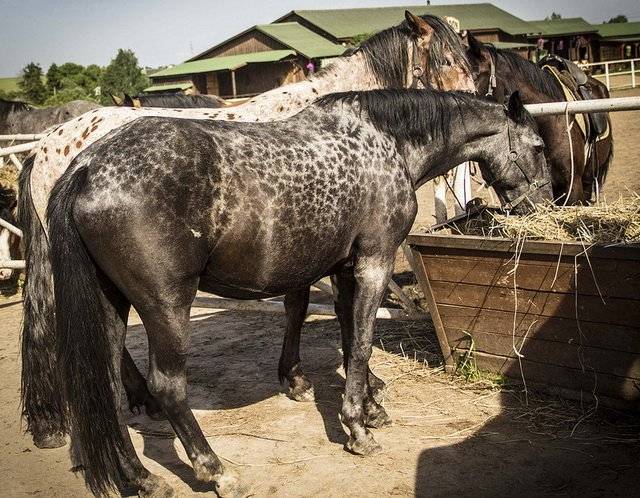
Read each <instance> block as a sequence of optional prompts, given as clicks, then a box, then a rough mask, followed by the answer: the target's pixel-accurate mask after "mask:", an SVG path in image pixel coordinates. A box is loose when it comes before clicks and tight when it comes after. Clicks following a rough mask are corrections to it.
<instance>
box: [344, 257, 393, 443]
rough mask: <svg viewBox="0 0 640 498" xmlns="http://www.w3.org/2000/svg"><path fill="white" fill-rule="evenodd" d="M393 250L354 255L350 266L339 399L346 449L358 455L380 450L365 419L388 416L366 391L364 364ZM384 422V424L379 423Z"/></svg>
mask: <svg viewBox="0 0 640 498" xmlns="http://www.w3.org/2000/svg"><path fill="white" fill-rule="evenodd" d="M394 257H395V254H393V253H391V254H388V255H375V254H374V255H356V261H355V266H354V270H353V277H352V278H353V290H354V291H353V304H352V306H351V309H350V311H351V314H352V316H353V330H352V334H351V341H350V347H349V355H348V356H349V360H348V361H349V368H348V370H347V382H346V387H345V395H344V400H343V403H342V420H343V423H344V424H345V425H346V426H347V427H348V428H349V431H350V433H351V437H350V438H349V441H348V442H347V445H346V447H347V449H348V450H350V451H352V452H353V453H357V454H360V455H368V454H371V453H374V452H376V451H378V450H380V446H379V445H378V443H376V441H375V440H374V438H373V436H372V435H371V433H370V432H369V430H368V429H367V428H366V425H367V420H377V419H379V420H381V421H382V420H384V421H385V422H384V423H388V422H389V417H388V415H387V414H386V412H385V410H384V408H382V406H380V405H379V404H378V403H377V402H376V401H375V400H374V399H373V396H372V395H371V393H370V392H367V391H368V389H369V387H368V384H367V367H368V362H369V358H370V357H371V348H372V346H371V342H372V340H373V328H374V324H375V319H376V312H377V310H378V307H379V306H380V303H381V302H382V298H383V296H384V292H385V289H386V288H387V284H388V282H389V279H390V278H391V273H392V272H393V261H394ZM382 425H384V424H382Z"/></svg>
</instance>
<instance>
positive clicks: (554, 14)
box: [544, 12, 562, 21]
mask: <svg viewBox="0 0 640 498" xmlns="http://www.w3.org/2000/svg"><path fill="white" fill-rule="evenodd" d="M557 19H562V15H561V14H558V13H557V12H552V13H551V15H550V16H547V17H545V18H544V20H545V21H556V20H557Z"/></svg>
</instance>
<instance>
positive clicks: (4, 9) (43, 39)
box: [0, 0, 640, 77]
mask: <svg viewBox="0 0 640 498" xmlns="http://www.w3.org/2000/svg"><path fill="white" fill-rule="evenodd" d="M424 3H426V0H400V1H398V0H342V1H339V0H215V1H214V0H208V1H207V0H182V1H177V0H108V1H101V0H75V1H73V0H0V13H2V15H0V77H11V76H17V75H18V74H19V72H20V70H21V68H23V67H24V66H25V65H26V64H28V63H29V62H37V63H39V64H40V65H41V66H42V68H43V69H44V70H45V71H46V70H47V68H48V67H49V65H50V64H51V63H52V62H55V63H57V64H61V63H64V62H76V63H78V64H82V65H88V64H98V65H101V66H104V65H106V64H108V63H109V61H110V60H111V59H112V58H113V57H115V54H116V52H117V49H118V48H128V49H131V50H133V51H134V52H135V53H136V55H137V56H138V60H139V61H140V63H141V65H143V66H149V67H157V66H160V65H166V64H176V63H179V62H182V61H184V60H185V59H188V58H189V57H191V56H192V55H195V54H198V53H200V52H202V51H204V50H205V49H207V48H209V47H211V46H213V45H216V44H217V43H219V42H221V41H223V40H225V39H227V38H229V37H231V36H233V35H235V34H237V33H239V32H241V31H244V30H245V29H247V28H250V27H251V26H254V25H255V24H265V23H269V22H272V21H274V20H275V19H276V18H278V17H280V16H282V15H284V14H286V13H287V12H289V11H291V10H295V9H331V8H347V7H374V6H390V5H418V4H424ZM431 3H432V5H443V4H448V3H479V2H478V1H476V0H451V1H449V0H432V2H431ZM492 3H494V4H495V5H497V6H498V7H500V8H502V9H504V10H506V11H508V12H510V13H512V14H514V15H516V16H518V17H520V18H522V19H525V20H534V19H542V18H544V17H546V16H548V15H549V14H551V12H554V11H555V12H558V13H559V14H561V15H562V16H563V17H576V16H582V17H584V18H585V19H586V20H587V21H589V22H592V23H600V22H603V21H606V20H608V19H609V18H611V17H613V16H615V15H617V14H625V15H627V17H629V20H630V21H640V2H639V1H638V0H493V2H492Z"/></svg>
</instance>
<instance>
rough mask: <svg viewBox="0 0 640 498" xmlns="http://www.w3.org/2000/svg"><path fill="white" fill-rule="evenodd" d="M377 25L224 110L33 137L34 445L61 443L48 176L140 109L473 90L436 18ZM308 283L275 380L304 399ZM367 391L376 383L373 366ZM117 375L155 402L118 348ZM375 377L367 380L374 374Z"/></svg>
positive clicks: (29, 362)
mask: <svg viewBox="0 0 640 498" xmlns="http://www.w3.org/2000/svg"><path fill="white" fill-rule="evenodd" d="M405 15H406V21H405V22H403V23H401V24H400V25H398V26H395V27H392V28H389V29H386V30H383V31H381V32H379V33H377V34H375V35H373V36H372V37H370V38H369V39H367V40H366V41H365V42H363V43H362V44H361V46H360V47H359V48H358V49H356V50H354V51H350V52H349V53H348V54H346V55H345V56H343V57H339V58H337V59H336V60H335V61H334V62H333V63H332V64H331V65H329V66H328V67H326V68H323V69H322V70H320V71H318V72H317V73H315V74H313V75H312V76H311V77H309V78H308V79H307V80H305V81H301V82H298V83H294V84H290V85H285V86H282V87H279V88H276V89H274V90H271V91H269V92H265V93H263V94H261V95H258V96H256V97H254V98H252V99H251V100H250V101H249V102H247V103H245V104H243V105H239V106H236V107H233V108H221V109H158V108H156V109H154V108H135V109H130V108H121V107H112V106H110V107H103V108H101V109H97V110H94V111H91V112H90V113H89V114H87V115H84V116H80V117H79V118H77V119H75V120H72V121H70V122H67V123H65V124H63V125H61V126H60V127H58V128H56V129H55V130H54V131H53V132H52V133H50V134H48V135H47V136H46V137H45V138H44V139H42V140H41V141H40V143H39V147H38V148H37V149H36V151H35V155H34V156H32V157H31V158H30V159H29V160H27V161H25V167H24V169H23V171H22V174H21V176H20V192H21V195H20V199H19V209H18V213H19V219H20V226H21V227H22V229H23V231H24V237H23V242H24V247H25V259H26V266H27V271H26V280H25V285H24V289H23V297H24V303H23V313H24V319H23V330H22V353H21V355H22V385H21V394H22V406H23V416H24V419H25V421H26V424H27V427H28V430H29V431H30V432H31V434H32V435H33V440H34V443H35V445H36V446H38V447H40V448H53V447H59V446H62V445H63V444H64V443H65V435H66V432H67V430H68V427H67V425H66V423H65V417H64V411H65V407H64V402H63V400H62V399H61V391H62V387H61V386H60V385H59V382H58V375H57V372H58V370H59V369H58V366H57V362H56V358H55V351H54V347H53V345H54V342H55V326H54V322H55V320H54V302H53V301H54V298H53V289H52V286H51V270H50V264H49V254H48V251H49V247H48V240H47V237H46V233H45V227H44V226H43V224H45V223H44V222H45V220H44V211H45V210H46V201H47V199H48V197H49V193H50V190H51V188H52V187H53V184H54V182H55V180H56V179H57V178H59V177H60V176H61V175H62V174H63V172H64V171H65V170H66V169H67V168H68V167H69V165H70V164H71V161H72V160H73V159H74V158H75V157H76V156H77V155H78V154H80V153H81V152H82V151H83V150H85V149H86V148H88V147H91V145H92V144H93V143H95V142H96V141H97V140H99V139H100V138H101V137H104V136H105V135H107V134H108V133H109V132H111V131H113V130H115V129H117V128H119V127H121V126H123V125H125V124H127V123H130V122H132V121H133V120H135V119H138V118H139V117H141V116H165V117H176V118H188V119H201V120H204V121H210V120H212V119H215V120H233V121H243V122H261V121H274V120H279V119H283V118H286V117H289V116H292V115H294V114H296V113H297V112H299V111H301V110H302V109H304V108H305V107H306V106H308V105H309V104H310V103H311V102H313V101H314V100H315V99H316V98H318V97H319V96H321V95H326V94H327V93H331V92H336V91H346V90H365V89H375V88H407V87H418V86H421V85H422V86H428V85H433V86H435V87H438V88H440V89H458V90H460V89H465V90H473V80H472V79H471V74H470V70H469V68H468V64H467V61H466V56H465V53H464V49H463V47H462V45H461V42H460V39H459V37H458V35H457V33H455V32H454V31H453V30H452V29H451V27H450V26H449V25H448V24H447V23H446V22H445V21H443V20H442V19H440V18H437V17H433V16H424V17H417V16H414V15H412V14H411V13H409V12H406V14H405ZM308 293H309V290H308V289H306V290H301V289H297V290H295V291H292V292H291V293H288V294H287V295H286V296H285V306H286V310H287V326H286V334H285V340H284V344H283V351H282V357H281V359H280V363H279V375H280V378H281V380H282V379H285V378H286V379H287V380H288V381H289V387H290V395H291V396H292V397H293V398H294V399H308V398H309V397H311V396H312V393H313V391H312V386H311V383H310V382H309V381H308V379H307V378H306V377H305V376H304V373H303V371H302V369H301V367H300V357H299V337H300V329H301V327H302V324H303V322H304V316H305V314H306V310H307V303H308ZM370 379H371V383H372V384H373V386H374V389H376V388H380V387H381V386H383V385H384V384H383V383H382V381H380V380H379V379H378V380H377V379H376V377H375V376H373V374H371V376H370ZM122 380H123V383H124V387H125V391H126V394H127V398H128V400H129V405H130V407H131V409H132V410H137V409H140V407H142V406H144V409H145V411H146V413H147V415H150V416H152V417H155V416H161V415H162V414H161V410H160V408H159V407H158V404H157V403H156V402H155V400H154V399H153V397H152V396H151V395H150V394H149V392H148V389H147V381H146V380H145V379H144V377H143V376H142V375H141V374H140V372H139V371H138V369H137V368H136V366H135V363H134V362H133V359H132V358H131V356H130V355H129V353H128V351H127V350H126V349H125V350H124V352H123V368H122ZM376 380H377V381H376Z"/></svg>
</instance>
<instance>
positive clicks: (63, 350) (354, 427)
mask: <svg viewBox="0 0 640 498" xmlns="http://www.w3.org/2000/svg"><path fill="white" fill-rule="evenodd" d="M507 144H508V145H509V146H507ZM510 147H511V149H510ZM543 148H544V144H543V142H542V139H541V138H540V137H539V136H538V135H537V134H536V132H535V126H534V124H533V123H532V121H531V119H530V116H528V114H527V113H526V111H525V109H524V107H523V106H522V103H521V102H520V99H519V97H518V95H517V93H516V94H514V95H513V96H512V98H511V99H510V102H509V105H508V107H505V106H503V105H498V104H495V103H492V102H488V101H485V100H481V99H478V98H476V97H473V96H470V95H468V94H459V93H438V92H432V91H428V90H373V91H368V92H346V93H339V94H333V95H328V96H325V97H323V98H321V99H319V101H317V102H316V103H314V104H312V105H310V106H309V107H308V108H306V109H305V110H304V111H302V112H300V113H298V114H297V115H295V116H294V117H291V118H289V119H286V120H282V121H276V122H271V123H230V122H223V121H203V120H182V119H175V118H162V117H147V118H141V119H139V120H136V121H134V122H132V123H130V124H128V125H126V126H124V127H122V128H121V129H120V130H117V131H116V132H114V133H112V134H110V135H109V136H107V137H105V138H104V139H103V140H101V141H100V142H98V143H96V144H95V145H94V146H93V147H91V148H90V149H88V150H87V151H85V152H84V153H82V154H81V155H79V156H78V157H77V158H76V159H75V161H74V163H72V165H71V166H70V167H69V168H68V170H67V171H66V172H65V173H64V174H63V175H62V177H61V178H60V179H59V181H58V182H57V183H56V185H55V188H54V189H53V192H52V194H51V200H50V202H49V206H48V210H47V217H48V224H49V239H50V241H51V263H52V270H53V277H54V289H55V303H56V313H55V316H56V326H57V335H56V352H57V355H58V358H59V359H60V370H61V374H62V377H63V385H64V386H65V393H66V402H67V403H68V408H69V419H70V423H71V427H72V428H73V440H74V441H73V442H74V448H75V449H76V450H77V454H78V455H79V457H80V461H81V462H82V465H83V472H84V476H85V480H86V483H87V485H88V486H89V488H90V489H91V491H92V492H93V493H95V494H97V495H103V494H106V493H107V492H108V491H109V490H110V489H111V488H113V487H114V486H115V485H117V484H118V483H119V482H121V481H122V480H124V481H126V482H129V483H133V484H134V485H135V486H136V487H137V488H138V489H139V490H140V494H141V495H147V494H154V496H155V493H158V492H159V491H160V490H163V491H164V490H166V488H167V486H168V485H167V484H166V483H165V482H164V481H162V480H161V479H160V478H159V477H157V476H154V475H152V474H150V473H149V472H148V471H147V470H146V469H145V468H144V467H143V466H142V463H141V462H140V460H139V459H138V457H137V455H136V454H135V451H134V449H133V445H132V443H131V439H130V437H129V432H128V429H127V427H126V424H124V423H123V422H122V418H121V417H120V416H119V406H118V405H119V400H120V398H121V396H120V394H121V388H120V367H121V360H122V352H123V347H124V339H125V333H126V318H127V316H128V313H129V309H130V306H133V307H134V308H135V309H136V311H137V312H138V313H139V315H140V317H141V319H142V322H143V323H144V327H145V330H146V332H147V335H148V342H149V357H150V362H149V363H150V367H149V378H148V385H149V389H150V391H151V393H152V394H153V396H154V397H155V399H156V400H157V401H158V403H160V405H161V406H162V409H163V411H164V413H165V414H166V416H167V418H168V419H169V421H170V422H171V424H172V426H173V428H174V429H175V431H176V434H177V435H178V437H179V439H180V441H181V443H182V444H183V445H184V447H185V450H186V453H187V455H188V456H189V458H190V460H191V463H192V465H193V468H194V472H195V475H196V478H197V479H198V480H200V481H204V482H213V483H215V485H216V490H217V491H218V493H219V495H220V496H236V495H237V493H238V491H239V490H240V489H241V487H240V484H239V482H238V480H237V478H236V477H235V476H234V475H232V474H230V473H228V472H227V471H225V469H224V467H223V465H222V463H221V461H220V460H219V459H218V457H217V456H216V455H215V453H214V452H213V451H212V449H211V448H210V446H209V444H208V442H207V440H206V438H205V436H204V435H203V433H202V430H201V429H200V427H199V425H198V423H197V421H196V419H195V418H194V416H193V414H192V412H191V410H190V408H189V406H188V404H187V378H186V361H187V345H188V342H189V313H190V308H191V304H192V302H193V300H194V297H195V294H196V291H197V290H198V289H200V290H203V291H206V292H213V293H215V294H218V295H221V296H225V297H232V298H240V299H256V298H264V297H271V296H277V295H282V294H286V293H288V292H291V291H295V290H298V289H301V288H307V287H308V286H309V285H311V284H312V283H313V282H315V281H316V280H318V279H319V278H321V277H323V276H325V275H331V276H332V278H333V282H334V285H335V287H336V289H337V297H336V299H337V307H336V310H337V312H338V317H339V321H340V325H341V331H342V334H343V337H344V338H345V339H344V343H345V346H346V350H345V351H344V353H345V356H346V360H345V363H346V366H347V368H346V374H347V379H346V387H345V395H344V400H343V405H342V410H341V414H342V421H343V423H344V424H345V425H346V427H347V428H348V429H349V432H350V436H349V439H348V441H347V443H346V448H347V449H348V450H350V451H351V452H353V453H357V454H362V455H367V454H370V453H373V452H376V451H378V450H379V449H380V447H379V446H378V444H377V443H376V441H375V439H374V438H373V435H372V434H371V432H370V431H369V429H368V427H374V428H380V427H383V426H385V425H387V424H388V423H389V421H390V419H389V417H388V415H387V413H386V412H385V410H384V408H383V407H382V406H380V405H379V404H378V403H377V402H376V401H375V399H374V398H373V396H372V393H371V389H370V387H369V383H368V378H367V377H368V361H369V357H370V355H371V348H372V334H373V327H374V322H375V315H376V310H377V308H378V306H379V305H380V302H381V300H382V297H383V294H384V291H385V289H386V286H387V283H388V281H389V278H390V277H391V274H392V271H393V264H394V259H395V254H396V251H397V249H398V247H399V246H400V244H401V242H402V241H403V240H404V238H405V237H406V235H407V234H408V232H409V229H410V228H411V225H412V223H413V220H414V218H415V215H416V212H417V201H416V198H415V194H414V189H415V188H416V187H417V186H419V185H421V184H423V183H424V182H426V181H428V180H431V179H433V178H435V177H436V176H438V175H442V174H444V173H446V172H447V171H448V170H449V169H451V168H453V167H454V166H456V165H457V164H459V163H461V162H463V161H469V160H475V161H480V164H482V165H483V166H482V168H483V171H482V173H483V176H484V177H485V178H487V179H489V180H490V181H492V183H493V185H494V187H495V189H496V191H497V193H498V195H499V196H500V198H501V199H502V200H503V201H504V202H505V203H510V204H512V205H513V209H514V211H518V212H521V211H527V210H528V208H530V206H531V203H536V202H542V201H545V200H550V199H551V182H550V177H549V173H548V169H547V167H546V163H545V160H544V155H543Z"/></svg>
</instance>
